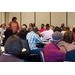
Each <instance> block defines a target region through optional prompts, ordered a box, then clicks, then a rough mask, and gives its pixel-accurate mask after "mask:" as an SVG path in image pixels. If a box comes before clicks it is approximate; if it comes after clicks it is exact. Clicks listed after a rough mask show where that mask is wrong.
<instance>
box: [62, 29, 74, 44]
mask: <svg viewBox="0 0 75 75" xmlns="http://www.w3.org/2000/svg"><path fill="white" fill-rule="evenodd" d="M73 39H74V34H73V32H72V31H68V30H67V31H66V32H65V33H64V35H63V38H62V40H63V41H66V42H68V43H72V42H73Z"/></svg>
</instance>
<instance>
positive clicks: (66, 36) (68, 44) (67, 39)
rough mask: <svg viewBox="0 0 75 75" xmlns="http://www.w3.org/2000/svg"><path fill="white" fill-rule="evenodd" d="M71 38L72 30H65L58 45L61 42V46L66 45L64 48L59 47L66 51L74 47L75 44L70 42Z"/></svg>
mask: <svg viewBox="0 0 75 75" xmlns="http://www.w3.org/2000/svg"><path fill="white" fill-rule="evenodd" d="M73 39H74V34H73V32H72V31H66V32H65V33H64V36H63V38H62V41H60V42H59V45H60V44H63V46H65V47H66V50H65V49H62V48H60V49H61V50H63V51H66V52H67V51H71V50H73V49H75V45H73V44H72V42H73Z"/></svg>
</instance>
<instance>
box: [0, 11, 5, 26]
mask: <svg viewBox="0 0 75 75" xmlns="http://www.w3.org/2000/svg"><path fill="white" fill-rule="evenodd" d="M3 23H5V12H0V25H1V24H3Z"/></svg>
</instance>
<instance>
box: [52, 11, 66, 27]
mask: <svg viewBox="0 0 75 75" xmlns="http://www.w3.org/2000/svg"><path fill="white" fill-rule="evenodd" d="M61 23H64V24H65V26H66V12H51V25H54V26H59V27H60V26H61Z"/></svg>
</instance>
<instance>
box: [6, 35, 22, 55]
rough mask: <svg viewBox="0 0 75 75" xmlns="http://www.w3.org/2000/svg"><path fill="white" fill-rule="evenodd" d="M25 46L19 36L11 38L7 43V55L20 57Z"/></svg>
mask: <svg viewBox="0 0 75 75" xmlns="http://www.w3.org/2000/svg"><path fill="white" fill-rule="evenodd" d="M22 49H23V44H22V41H21V39H20V38H19V37H18V36H17V35H12V36H10V37H9V38H8V39H7V41H6V42H5V53H7V54H12V55H19V54H21V53H22Z"/></svg>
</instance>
